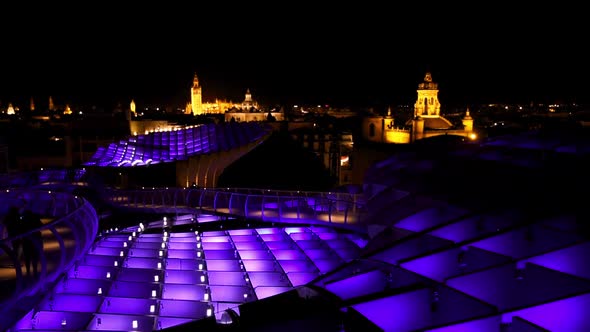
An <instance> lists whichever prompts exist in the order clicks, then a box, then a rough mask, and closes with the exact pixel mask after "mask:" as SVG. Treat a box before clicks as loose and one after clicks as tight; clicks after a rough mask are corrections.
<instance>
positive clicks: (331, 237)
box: [316, 233, 340, 240]
mask: <svg viewBox="0 0 590 332" xmlns="http://www.w3.org/2000/svg"><path fill="white" fill-rule="evenodd" d="M316 235H317V236H318V237H319V238H320V239H322V240H336V239H338V238H339V237H340V235H339V234H338V233H316Z"/></svg>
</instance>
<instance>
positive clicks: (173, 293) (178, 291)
mask: <svg viewBox="0 0 590 332" xmlns="http://www.w3.org/2000/svg"><path fill="white" fill-rule="evenodd" d="M162 293H163V294H162V299H167V300H188V301H194V300H200V299H203V294H205V286H204V285H179V284H166V285H164V289H163V290H162Z"/></svg>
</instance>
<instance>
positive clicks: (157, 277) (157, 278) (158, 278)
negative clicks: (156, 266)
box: [154, 274, 160, 282]
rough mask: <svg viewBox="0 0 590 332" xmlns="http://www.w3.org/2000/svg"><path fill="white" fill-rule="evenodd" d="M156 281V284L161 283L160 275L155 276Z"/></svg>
mask: <svg viewBox="0 0 590 332" xmlns="http://www.w3.org/2000/svg"><path fill="white" fill-rule="evenodd" d="M154 281H155V282H158V281H160V276H158V275H157V274H156V275H155V276H154Z"/></svg>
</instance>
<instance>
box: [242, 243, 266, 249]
mask: <svg viewBox="0 0 590 332" xmlns="http://www.w3.org/2000/svg"><path fill="white" fill-rule="evenodd" d="M234 245H235V246H236V249H238V250H263V249H266V246H265V245H264V244H263V243H262V242H235V243H234Z"/></svg>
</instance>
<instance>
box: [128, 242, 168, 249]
mask: <svg viewBox="0 0 590 332" xmlns="http://www.w3.org/2000/svg"><path fill="white" fill-rule="evenodd" d="M160 245H161V242H135V243H133V246H132V248H134V249H153V250H157V249H160V248H161V247H160Z"/></svg>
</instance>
